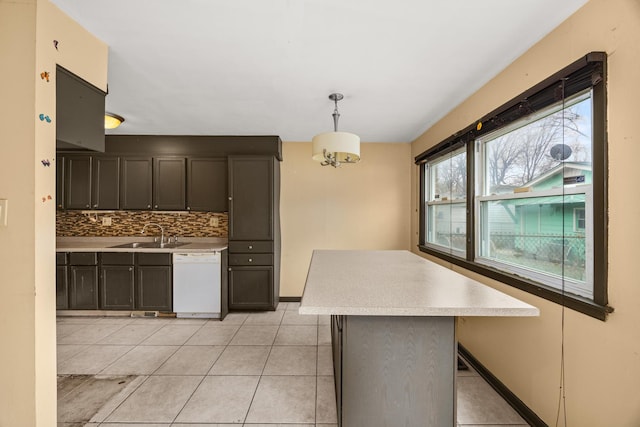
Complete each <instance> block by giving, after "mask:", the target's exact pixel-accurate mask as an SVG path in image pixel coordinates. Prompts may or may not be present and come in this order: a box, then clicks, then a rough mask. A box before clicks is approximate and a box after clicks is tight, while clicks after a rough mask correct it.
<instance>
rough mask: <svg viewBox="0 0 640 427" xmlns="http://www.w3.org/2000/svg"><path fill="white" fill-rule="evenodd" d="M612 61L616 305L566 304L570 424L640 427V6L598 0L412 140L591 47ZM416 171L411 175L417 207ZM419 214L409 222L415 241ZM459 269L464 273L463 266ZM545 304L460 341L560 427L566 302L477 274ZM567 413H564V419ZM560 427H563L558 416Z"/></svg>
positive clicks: (462, 333)
mask: <svg viewBox="0 0 640 427" xmlns="http://www.w3.org/2000/svg"><path fill="white" fill-rule="evenodd" d="M596 50H603V51H606V52H607V53H608V54H609V58H608V70H609V76H608V103H609V104H608V132H609V260H608V261H609V302H610V305H611V306H612V307H614V308H615V313H613V314H611V315H610V316H609V319H608V320H607V321H606V322H601V321H598V320H595V319H593V318H590V317H588V316H585V315H583V314H580V313H577V312H575V311H572V310H568V309H567V310H566V312H565V315H566V318H565V325H566V327H565V370H566V371H565V375H566V388H565V391H566V407H567V419H568V425H571V426H580V427H589V426H594V427H596V426H597V427H600V426H616V427H625V426H628V427H632V426H634V427H637V426H638V425H640V393H638V384H639V381H640V327H639V325H640V309H639V308H638V304H639V303H640V286H639V285H638V279H637V277H638V273H637V270H636V268H637V265H636V263H637V252H638V251H637V248H635V247H634V243H636V242H638V241H640V227H637V226H636V224H637V222H638V219H640V197H638V190H637V180H636V179H635V176H636V171H637V169H638V166H637V165H638V159H640V130H639V128H638V126H637V122H638V118H637V116H638V111H639V110H638V108H637V102H638V100H639V99H640V83H639V81H638V76H639V75H640V74H639V72H640V71H639V70H640V2H639V1H637V0H591V1H590V2H589V3H587V4H586V5H585V6H584V7H583V8H582V9H581V10H579V11H578V12H577V13H576V14H574V15H573V16H572V17H571V18H570V19H568V20H567V21H566V22H564V23H563V24H562V25H560V26H559V27H558V28H557V29H556V30H555V31H553V32H552V33H551V34H550V35H548V36H547V37H545V38H544V39H543V40H542V41H540V42H539V43H538V44H536V45H535V46H534V47H533V48H531V49H530V50H529V51H528V52H527V53H526V54H525V55H523V56H522V57H520V58H519V59H518V60H516V61H515V62H514V63H513V64H512V65H511V66H509V67H508V68H507V69H506V70H505V71H504V72H502V73H501V74H500V75H498V76H497V77H496V78H495V79H493V80H492V81H491V82H489V83H488V84H487V85H485V86H484V87H483V88H482V89H480V90H479V91H478V92H477V93H476V94H474V95H473V96H471V97H470V98H469V99H467V100H466V101H465V102H464V103H463V104H461V105H460V106H459V107H458V108H456V109H455V110H454V111H452V112H451V113H449V114H448V115H447V116H446V117H445V118H443V119H442V120H441V121H439V122H438V123H437V124H436V125H435V126H433V127H432V128H431V129H429V130H428V131H427V132H426V133H425V134H423V135H422V136H421V137H420V138H418V139H417V140H416V141H415V142H414V143H413V145H412V152H413V155H416V154H418V153H420V152H422V151H424V150H425V149H426V148H428V147H430V146H432V145H434V144H436V143H438V142H439V141H441V140H442V139H444V138H446V137H448V136H449V135H451V134H453V133H454V132H456V131H458V130H460V129H462V128H464V127H466V126H467V125H469V124H471V123H473V122H474V121H475V120H477V119H478V118H479V117H481V116H482V115H484V114H485V113H487V112H489V111H491V110H493V109H494V108H496V107H498V106H500V105H501V104H502V103H504V102H506V101H508V100H510V99H511V98H512V97H514V96H516V95H518V94H519V93H521V92H523V91H524V90H526V89H527V88H529V87H531V86H533V85H534V84H536V83H538V82H539V81H541V80H543V79H544V78H546V77H548V76H549V75H551V74H553V73H554V72H556V71H558V70H560V69H561V68H563V67H564V66H566V65H568V64H569V63H571V62H573V61H574V60H576V59H578V58H579V57H581V56H583V55H585V54H586V53H588V52H590V51H596ZM416 177H417V168H416V167H414V173H413V180H412V186H413V191H412V192H413V195H414V197H413V201H412V206H413V207H414V210H415V206H416V203H417V202H416V200H417V199H416V197H417V191H416V183H417V179H416ZM417 226H418V221H417V216H416V215H415V213H414V216H413V220H412V237H413V241H412V243H413V244H417V237H416V230H417ZM454 269H456V270H458V271H461V272H464V271H462V270H461V269H459V268H457V267H454ZM465 274H468V275H470V276H472V277H474V278H477V279H479V280H481V281H482V282H484V283H487V284H489V285H491V286H493V287H496V288H497V289H499V290H501V291H504V292H506V293H509V294H511V295H513V296H515V297H517V298H520V299H522V300H524V301H526V302H529V303H530V304H533V305H535V306H537V307H539V308H540V311H541V316H540V317H539V318H531V319H480V318H464V319H462V320H461V321H460V323H459V330H458V332H459V339H460V342H462V343H463V344H464V345H465V346H466V347H467V348H468V349H469V350H470V351H471V352H472V353H473V354H474V355H475V356H476V357H477V358H478V359H479V360H480V361H481V362H482V363H483V364H485V365H486V366H487V367H488V368H489V369H490V370H491V371H492V372H493V373H494V374H495V375H496V376H497V377H498V378H499V379H500V380H501V381H502V382H504V383H505V384H506V385H507V386H508V387H509V388H510V389H511V390H512V391H513V392H514V393H516V395H518V397H519V398H520V399H522V400H523V401H524V402H525V403H526V404H527V405H528V406H529V407H530V408H532V409H533V410H534V411H535V412H536V413H537V414H538V415H539V416H540V417H541V418H542V419H543V420H544V421H545V422H546V423H547V424H549V425H555V420H556V411H557V405H558V390H559V377H560V350H561V349H560V339H561V315H562V313H561V308H560V307H559V306H558V305H557V304H553V303H549V302H547V301H546V300H543V299H540V298H537V297H535V296H532V295H529V294H527V293H524V292H521V291H518V290H516V289H513V288H511V287H508V286H505V285H503V284H501V283H497V282H494V281H491V280H488V279H485V278H482V277H479V276H477V275H473V274H470V273H468V272H466V273H465ZM561 418H562V417H561ZM559 425H560V426H562V425H564V424H563V422H562V421H561V422H560V424H559Z"/></svg>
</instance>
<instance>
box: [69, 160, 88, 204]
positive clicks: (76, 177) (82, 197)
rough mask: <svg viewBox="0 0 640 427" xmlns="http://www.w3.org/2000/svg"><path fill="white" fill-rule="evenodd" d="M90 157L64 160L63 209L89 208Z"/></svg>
mask: <svg viewBox="0 0 640 427" xmlns="http://www.w3.org/2000/svg"><path fill="white" fill-rule="evenodd" d="M91 176H92V174H91V157H90V156H67V157H65V158H64V187H65V189H64V207H65V208H66V209H90V208H91Z"/></svg>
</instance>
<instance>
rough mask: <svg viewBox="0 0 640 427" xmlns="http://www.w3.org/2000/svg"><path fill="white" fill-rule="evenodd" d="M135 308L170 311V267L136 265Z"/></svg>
mask: <svg viewBox="0 0 640 427" xmlns="http://www.w3.org/2000/svg"><path fill="white" fill-rule="evenodd" d="M137 271H138V274H137V276H138V277H137V282H136V309H138V310H158V311H171V307H172V303H171V267H170V266H148V265H147V266H138V268H137Z"/></svg>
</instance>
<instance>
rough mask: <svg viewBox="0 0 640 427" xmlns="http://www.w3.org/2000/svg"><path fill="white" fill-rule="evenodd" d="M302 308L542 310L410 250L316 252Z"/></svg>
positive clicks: (392, 312) (426, 312)
mask: <svg viewBox="0 0 640 427" xmlns="http://www.w3.org/2000/svg"><path fill="white" fill-rule="evenodd" d="M299 313H300V314H336V315H356V316H539V315H540V311H539V310H538V309H537V308H536V307H534V306H532V305H529V304H527V303H525V302H522V301H520V300H518V299H516V298H513V297H511V296H509V295H507V294H505V293H503V292H500V291H498V290H496V289H493V288H491V287H489V286H486V285H484V284H482V283H480V282H478V281H475V280H473V279H470V278H468V277H466V276H463V275H461V274H459V273H456V272H455V271H452V270H450V269H448V268H445V267H442V266H440V265H438V264H436V263H434V262H432V261H429V260H427V259H424V258H422V257H420V256H418V255H415V254H413V253H411V252H409V251H336V250H316V251H314V252H313V256H312V259H311V265H310V266H309V273H308V275H307V281H306V284H305V288H304V293H303V296H302V301H301V303H300V309H299Z"/></svg>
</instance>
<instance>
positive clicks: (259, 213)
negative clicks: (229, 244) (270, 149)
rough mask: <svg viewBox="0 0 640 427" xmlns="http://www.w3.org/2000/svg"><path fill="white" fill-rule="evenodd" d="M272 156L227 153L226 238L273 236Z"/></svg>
mask: <svg viewBox="0 0 640 427" xmlns="http://www.w3.org/2000/svg"><path fill="white" fill-rule="evenodd" d="M274 161H275V159H274V157H271V156H230V157H229V240H273V238H274V233H273V223H274V209H273V208H274V203H275V201H274Z"/></svg>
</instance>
